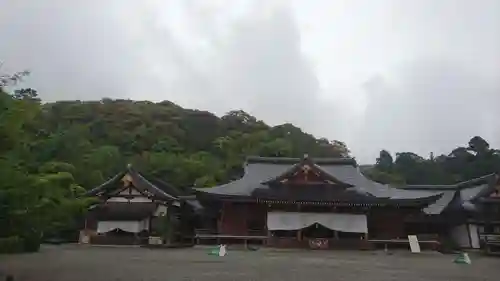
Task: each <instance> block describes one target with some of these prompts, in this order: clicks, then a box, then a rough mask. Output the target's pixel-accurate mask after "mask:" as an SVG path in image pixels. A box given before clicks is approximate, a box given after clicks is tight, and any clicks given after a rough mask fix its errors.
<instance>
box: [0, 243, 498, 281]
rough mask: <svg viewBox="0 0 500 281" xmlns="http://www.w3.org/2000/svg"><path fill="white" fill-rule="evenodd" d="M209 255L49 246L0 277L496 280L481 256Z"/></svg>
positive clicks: (59, 280)
mask: <svg viewBox="0 0 500 281" xmlns="http://www.w3.org/2000/svg"><path fill="white" fill-rule="evenodd" d="M207 251H208V250H207V248H189V249H156V250H149V249H143V248H132V247H88V246H77V245H66V246H52V247H44V248H43V249H42V251H41V252H39V253H36V254H22V255H12V256H0V272H3V274H5V272H9V273H10V274H13V275H14V277H15V281H24V280H30V281H83V280H85V281H90V280H92V281H101V280H102V281H111V280H122V281H129V280H130V281H140V280H147V281H153V280H162V281H166V280H168V281H181V280H197V281H198V280H206V281H210V280H217V281H229V280H238V281H247V280H255V281H266V280H268V281H283V280H286V281H294V280H306V281H323V280H324V281H326V280H328V281H343V280H349V281H353V280H359V281H364V280H370V281H390V280H398V281H417V280H426V281H430V280H431V281H439V280H443V281H450V280H453V281H459V280H467V281H472V280H498V277H499V276H500V259H499V258H492V257H484V256H481V255H479V254H475V255H474V254H472V255H471V258H472V264H471V265H458V264H454V263H453V262H452V260H453V258H454V256H450V255H442V254H439V253H434V252H424V253H420V254H411V253H408V252H405V251H400V252H394V253H393V254H392V255H387V254H386V253H384V252H360V251H303V250H272V249H261V250H258V251H253V252H252V251H243V250H231V249H229V251H228V256H226V257H215V256H209V255H207ZM1 275H2V274H0V276H1ZM3 278H5V277H3ZM3 278H0V280H1V281H3V280H4V279H3Z"/></svg>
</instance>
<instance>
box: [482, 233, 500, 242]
mask: <svg viewBox="0 0 500 281" xmlns="http://www.w3.org/2000/svg"><path fill="white" fill-rule="evenodd" d="M479 238H480V239H481V240H483V241H484V242H485V243H486V244H500V234H479Z"/></svg>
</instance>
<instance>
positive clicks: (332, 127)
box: [0, 0, 500, 163]
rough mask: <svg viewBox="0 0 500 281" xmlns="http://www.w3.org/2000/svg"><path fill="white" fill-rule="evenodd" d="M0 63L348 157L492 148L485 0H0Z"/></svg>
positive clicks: (54, 95)
mask: <svg viewBox="0 0 500 281" xmlns="http://www.w3.org/2000/svg"><path fill="white" fill-rule="evenodd" d="M0 61H3V63H4V64H3V66H2V71H3V72H6V71H14V70H24V69H29V70H31V72H32V75H31V76H30V77H29V78H28V79H27V80H26V82H25V84H26V85H29V86H31V87H34V88H36V89H37V90H38V91H39V93H40V95H41V96H42V98H43V99H44V100H47V101H54V100H60V99H82V100H83V99H86V100H87V99H100V98H102V97H112V98H130V99H137V100H143V99H148V100H154V101H160V100H171V101H173V102H176V103H179V104H180V105H182V106H184V107H190V108H199V109H205V110H210V111H212V112H215V113H217V114H218V115H221V114H223V113H225V112H227V111H229V110H232V109H243V110H245V111H248V112H250V113H251V114H253V115H255V116H256V117H257V118H259V119H263V120H264V121H266V122H267V123H270V124H273V125H274V124H279V123H285V122H291V123H293V124H295V125H297V126H300V127H301V128H302V129H303V130H304V131H307V132H310V133H313V134H314V135H316V136H318V137H327V138H329V139H338V140H341V141H345V142H346V143H347V145H348V146H349V148H350V149H351V150H352V154H353V156H355V157H356V158H357V159H358V160H359V161H360V162H361V163H372V162H374V161H375V158H376V157H377V155H378V152H379V151H380V149H383V148H385V149H388V150H390V151H391V152H393V153H394V152H398V151H413V152H416V153H419V154H421V155H422V156H428V155H429V153H430V152H431V151H433V152H434V153H435V154H440V153H448V152H450V151H451V149H453V148H455V147H457V146H458V145H464V144H466V143H467V141H468V140H469V139H470V138H471V137H472V136H474V135H480V136H483V137H484V138H485V139H486V140H487V141H489V142H490V144H491V145H492V146H495V147H497V148H500V109H499V108H500V1H498V0H475V1H474V0H439V1H437V0H413V1H410V0H408V1H401V0H377V1H373V0H324V1H322V0H313V1H305V0H300V1H299V0H297V1H270V0H253V1H250V0H247V1H243V0H241V1H239V0H162V1H160V0H158V1H156V0H151V1H148V0H142V1H137V0H105V1H97V0H72V1H67V0H44V1H32V0H31V1H30V0H0Z"/></svg>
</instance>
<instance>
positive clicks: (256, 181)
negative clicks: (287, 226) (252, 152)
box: [197, 157, 439, 200]
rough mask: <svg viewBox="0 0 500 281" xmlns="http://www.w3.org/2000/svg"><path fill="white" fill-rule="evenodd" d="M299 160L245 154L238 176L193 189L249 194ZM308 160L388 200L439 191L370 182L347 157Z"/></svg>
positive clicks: (432, 195)
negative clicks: (400, 187)
mask: <svg viewBox="0 0 500 281" xmlns="http://www.w3.org/2000/svg"><path fill="white" fill-rule="evenodd" d="M303 160H304V159H299V158H266V157H249V158H248V159H247V162H246V163H245V167H244V169H245V174H244V176H243V177H242V178H240V179H238V180H235V181H232V182H230V183H227V184H224V185H220V186H216V187H213V188H199V189H197V192H199V193H200V192H201V193H209V194H211V195H220V196H233V197H234V196H247V197H248V196H252V195H253V191H254V190H256V189H258V188H259V189H270V187H269V186H268V185H266V184H263V183H265V182H267V181H269V180H271V179H273V178H276V177H279V176H280V175H282V174H283V173H286V172H287V171H289V170H290V169H291V168H293V167H294V165H296V164H297V163H299V162H300V161H303ZM310 160H311V161H312V162H313V163H314V164H315V165H317V166H318V167H319V168H320V169H321V170H322V171H324V172H325V173H328V174H329V175H331V176H332V177H334V178H335V179H337V180H338V181H339V182H342V183H344V184H345V185H347V186H352V188H353V189H354V190H355V191H356V192H357V193H359V194H364V195H366V196H373V197H376V198H384V199H388V200H409V199H425V198H427V199H429V198H430V199H433V198H434V199H436V198H437V197H436V195H439V193H437V194H436V193H433V192H431V193H429V192H426V191H412V190H402V189H398V188H392V187H390V186H387V185H382V184H379V183H377V182H374V181H372V180H370V179H368V178H366V177H365V176H364V175H363V174H362V173H361V171H360V170H359V168H358V167H357V165H356V162H355V161H354V159H351V158H341V159H332V158H326V159H322V158H319V159H310ZM259 192H261V191H259ZM312 194H313V195H311V196H315V197H317V198H316V199H319V198H320V196H318V195H314V193H312ZM283 196H285V195H283ZM284 199H286V198H284Z"/></svg>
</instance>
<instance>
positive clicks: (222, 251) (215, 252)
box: [208, 245, 227, 257]
mask: <svg viewBox="0 0 500 281" xmlns="http://www.w3.org/2000/svg"><path fill="white" fill-rule="evenodd" d="M208 254H209V255H211V256H219V257H224V256H225V255H226V254H227V250H226V245H219V246H217V248H215V249H212V250H210V251H209V252H208Z"/></svg>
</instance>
